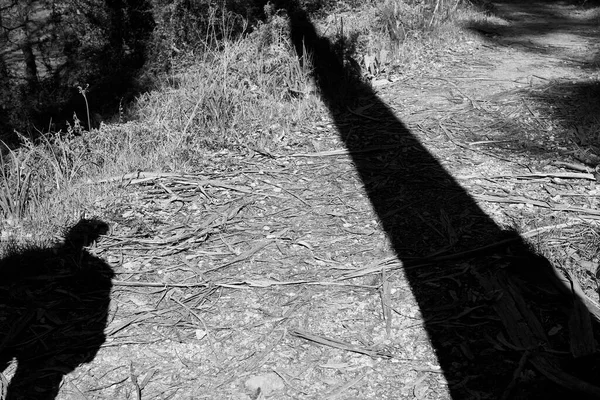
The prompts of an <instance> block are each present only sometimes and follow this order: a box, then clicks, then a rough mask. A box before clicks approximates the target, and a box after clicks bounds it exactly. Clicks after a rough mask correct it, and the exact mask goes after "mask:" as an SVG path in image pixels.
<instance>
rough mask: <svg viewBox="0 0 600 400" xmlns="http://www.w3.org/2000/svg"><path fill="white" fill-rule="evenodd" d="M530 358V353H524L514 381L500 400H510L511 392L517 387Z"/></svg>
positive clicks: (513, 378) (514, 375) (514, 374)
mask: <svg viewBox="0 0 600 400" xmlns="http://www.w3.org/2000/svg"><path fill="white" fill-rule="evenodd" d="M528 357H529V351H528V350H526V351H524V352H523V355H522V356H521V359H520V360H519V365H518V366H517V369H515V372H514V373H513V377H512V380H511V381H510V383H509V384H508V386H507V387H506V389H504V393H502V397H501V398H500V400H508V399H509V398H510V394H511V392H512V391H513V389H514V388H515V386H517V381H518V380H519V379H520V377H521V374H522V373H523V370H524V369H525V364H526V363H527V358H528Z"/></svg>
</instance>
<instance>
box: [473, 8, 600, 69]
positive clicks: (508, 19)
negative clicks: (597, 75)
mask: <svg viewBox="0 0 600 400" xmlns="http://www.w3.org/2000/svg"><path fill="white" fill-rule="evenodd" d="M480 8H481V9H482V11H483V12H485V13H486V14H487V15H489V16H493V17H497V18H496V19H494V18H492V19H485V20H478V21H477V20H476V21H470V22H468V23H467V24H466V25H465V28H467V29H469V30H471V31H472V32H474V33H477V34H479V35H480V36H481V37H482V38H484V39H485V40H486V41H488V42H489V43H492V44H497V45H503V46H518V47H519V48H521V49H525V50H526V51H528V52H531V53H534V54H540V55H548V56H554V57H556V56H558V55H559V54H561V53H562V54H563V58H564V59H565V61H569V62H574V63H576V64H577V65H578V67H581V68H591V69H597V68H598V63H597V61H598V57H599V56H600V47H598V48H596V49H584V48H581V47H580V46H577V43H576V41H577V39H576V38H580V39H581V40H582V41H588V42H590V43H597V42H598V39H599V38H600V29H599V28H600V10H599V8H600V1H597V0H594V1H580V0H573V1H556V0H538V1H533V2H531V1H518V0H508V1H486V2H482V5H481V7H480ZM548 39H551V41H552V42H555V43H557V44H559V46H553V45H551V44H550V43H549V42H550V41H549V40H548Z"/></svg>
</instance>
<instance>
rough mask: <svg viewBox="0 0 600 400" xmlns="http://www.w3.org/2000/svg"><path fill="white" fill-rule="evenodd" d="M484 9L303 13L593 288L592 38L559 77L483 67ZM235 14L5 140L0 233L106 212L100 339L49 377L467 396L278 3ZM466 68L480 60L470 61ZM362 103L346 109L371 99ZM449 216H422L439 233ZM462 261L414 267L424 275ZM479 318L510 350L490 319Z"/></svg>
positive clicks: (168, 388)
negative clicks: (45, 128)
mask: <svg viewBox="0 0 600 400" xmlns="http://www.w3.org/2000/svg"><path fill="white" fill-rule="evenodd" d="M480 10H481V9H480V8H475V7H473V6H470V5H468V4H465V3H463V2H459V1H454V2H451V1H448V2H445V1H440V0H438V1H416V2H408V1H407V2H402V1H393V0H382V1H372V2H367V3H366V4H365V5H363V6H361V7H358V8H355V9H351V8H350V7H340V8H339V9H338V10H335V11H334V12H332V13H331V14H330V15H329V16H328V17H326V18H323V19H321V20H319V21H318V25H319V29H320V30H321V32H322V33H323V34H324V35H325V36H327V37H329V38H331V40H332V41H333V42H334V43H336V44H337V48H338V49H343V50H342V52H343V53H344V54H343V56H340V57H342V58H343V59H344V62H345V63H346V64H347V65H348V66H349V67H352V68H355V70H357V71H360V73H361V74H362V75H363V76H364V79H365V80H371V82H372V84H373V86H374V87H380V88H381V89H380V95H381V97H382V98H383V99H384V101H386V103H387V104H389V106H390V107H391V108H392V109H394V110H395V111H398V112H399V113H400V114H402V119H403V120H404V121H405V123H407V124H408V126H409V127H410V128H411V130H413V132H415V134H416V135H418V136H419V139H420V140H421V141H422V142H424V143H426V145H427V146H428V148H430V150H431V151H432V152H433V153H434V154H435V156H436V157H437V158H438V159H439V160H440V162H442V164H444V166H445V167H446V168H447V169H448V170H449V171H451V172H452V174H453V175H454V176H455V177H456V178H457V180H458V181H459V182H460V183H461V184H462V185H464V186H465V187H466V188H467V189H468V190H469V193H470V194H471V195H472V196H473V197H474V198H475V199H476V200H477V201H478V202H479V203H480V204H481V207H482V208H483V209H484V210H485V211H486V212H487V213H488V214H489V215H491V216H492V218H494V220H495V221H496V222H497V223H498V224H500V225H503V226H506V227H510V228H513V229H516V230H517V231H519V232H521V233H522V234H523V236H524V237H526V238H528V239H529V240H531V242H532V243H533V244H534V245H535V246H536V249H537V250H538V251H539V252H540V253H542V254H544V255H545V256H546V257H547V258H548V259H549V260H550V261H551V262H552V263H553V264H554V265H555V266H556V268H557V270H560V271H562V272H561V274H566V275H567V276H570V277H571V278H573V277H574V276H575V277H577V278H576V279H574V282H578V284H579V285H580V286H581V289H578V290H579V291H580V295H581V296H585V297H586V298H587V299H588V300H589V302H591V303H590V304H592V305H591V306H590V307H592V308H594V307H596V306H595V301H596V300H597V297H598V295H597V290H598V284H597V280H596V273H597V268H598V263H599V262H600V254H598V250H597V249H598V244H600V240H599V234H598V233H599V231H598V226H597V222H596V221H597V220H598V218H599V217H600V213H598V211H597V206H598V189H597V188H596V186H595V184H596V183H595V182H596V180H597V174H598V171H597V170H594V168H593V167H594V166H596V165H598V163H599V161H600V158H599V156H600V149H598V148H597V147H596V144H597V143H598V139H599V135H600V119H599V118H598V115H600V113H599V112H598V111H599V110H598V108H597V106H595V105H594V104H598V103H599V100H600V91H599V90H598V80H599V76H598V68H599V65H598V59H596V60H587V61H586V64H585V68H588V69H587V70H585V69H584V73H580V74H579V75H577V76H575V75H572V76H569V77H568V79H569V81H568V82H567V81H566V79H564V78H563V77H560V76H554V75H552V73H551V72H548V74H549V75H548V76H551V78H550V79H548V80H546V78H530V79H532V82H530V85H529V86H521V87H519V88H518V89H515V85H514V80H517V79H520V77H518V76H517V75H510V74H508V75H506V76H500V75H498V74H499V73H500V72H497V73H496V75H494V73H493V72H489V71H493V70H494V68H498V71H501V69H500V68H499V64H498V63H499V62H500V61H499V60H503V59H505V58H506V57H508V56H510V57H514V56H515V54H513V53H510V54H509V53H508V52H509V50H507V49H506V48H503V49H501V50H497V51H505V52H507V53H506V54H504V55H498V54H497V53H494V51H496V50H493V49H491V48H486V47H485V45H484V44H485V43H484V42H483V41H481V42H480V40H481V39H480V38H479V37H478V36H476V35H475V34H474V33H473V31H469V30H468V29H467V28H466V27H467V26H477V27H478V29H481V26H485V23H486V21H488V22H489V21H492V22H491V24H492V26H494V27H497V26H502V21H500V22H501V23H497V22H498V21H496V20H494V19H493V18H492V17H489V18H488V16H486V14H485V12H484V11H480ZM587 12H588V13H589V12H590V11H587ZM591 18H592V19H593V18H597V17H591ZM342 21H343V22H342ZM220 23H227V21H226V20H225V21H215V24H220ZM495 29H496V28H495ZM497 29H499V28H497ZM222 30H223V31H227V29H226V28H224V29H222ZM249 32H250V33H248V34H247V35H244V36H243V37H240V38H236V39H233V38H224V39H222V41H221V42H220V46H219V48H218V50H206V51H204V52H202V53H200V54H186V55H185V56H181V58H180V59H178V60H177V61H176V63H175V65H178V67H177V68H176V69H175V70H173V72H172V74H171V75H170V76H165V77H162V78H161V79H162V82H160V85H159V86H160V88H158V89H157V90H154V91H152V92H149V93H145V94H143V95H141V96H140V97H139V98H138V100H137V101H136V103H135V104H134V105H133V106H132V107H131V108H129V109H127V110H123V111H122V112H121V114H120V116H119V120H118V121H107V122H105V123H103V124H102V126H101V127H100V129H97V130H92V131H89V132H87V131H85V132H84V131H82V130H81V128H80V127H79V126H77V125H75V126H73V127H71V129H69V130H68V131H67V132H47V133H45V134H44V135H42V136H41V139H40V140H38V141H36V142H35V143H34V142H31V141H29V140H28V139H26V138H25V137H23V138H22V142H21V145H20V147H18V148H8V147H6V149H5V150H3V152H2V154H3V155H2V159H1V163H2V169H1V171H0V172H1V174H0V181H1V184H2V187H1V190H0V211H1V212H2V214H3V220H2V225H1V230H2V231H1V232H2V233H1V240H2V243H3V245H4V251H5V253H7V254H8V253H11V254H12V253H14V252H16V251H17V250H18V249H21V248H36V247H35V246H39V247H48V246H53V245H56V243H57V242H58V241H60V240H61V235H59V234H57V232H60V231H62V230H63V229H64V228H65V227H68V226H71V225H73V224H75V223H76V222H77V221H79V220H80V219H81V218H90V217H94V218H98V219H100V220H103V221H105V222H107V223H108V224H109V225H110V227H111V230H110V233H108V234H107V235H105V236H103V237H101V239H100V240H99V242H98V243H97V244H96V245H94V246H92V248H91V249H90V252H91V253H93V254H95V255H96V256H98V257H100V258H102V259H103V260H104V261H105V262H107V263H108V264H109V265H110V266H111V267H112V268H113V269H114V271H115V279H114V280H113V292H112V294H111V299H112V304H111V309H110V312H109V321H108V325H107V329H106V335H107V340H106V343H105V344H104V345H103V347H102V348H101V349H100V352H99V353H98V355H97V356H96V360H95V361H94V362H93V363H90V364H86V365H83V366H82V367H80V368H79V369H77V370H76V371H75V372H74V373H73V374H72V375H68V376H67V377H66V378H65V379H64V380H63V386H62V388H61V395H60V396H61V397H60V398H90V399H91V398H135V399H142V398H144V399H145V398H160V399H166V398H215V399H216V398H232V399H250V398H251V399H257V398H268V397H269V396H274V397H271V398H306V399H316V398H327V399H334V398H339V399H350V398H361V399H366V398H374V399H375V398H434V399H437V398H439V399H441V398H447V392H446V390H447V385H448V384H450V385H455V386H457V385H459V384H460V385H462V386H461V387H464V388H465V389H464V390H465V391H466V392H465V393H468V394H469V395H472V396H474V397H473V398H475V397H476V396H477V395H478V393H477V392H476V389H472V391H471V392H469V390H470V389H469V384H468V381H469V379H474V380H475V381H477V377H476V376H475V378H473V377H466V378H465V382H444V379H443V375H442V374H441V373H440V371H439V366H437V364H436V358H435V355H434V353H433V351H432V348H431V344H430V343H429V342H428V339H427V335H426V333H425V331H424V330H423V329H422V321H421V318H420V314H419V309H418V307H417V305H416V303H415V301H414V299H413V294H411V292H410V287H409V286H408V284H407V283H406V281H405V280H403V272H402V268H401V266H402V265H401V264H400V263H399V262H398V261H397V260H396V259H395V258H394V254H393V252H392V251H391V249H390V245H389V242H388V241H387V239H386V236H385V233H384V232H383V230H382V228H381V223H380V221H378V216H377V215H375V213H374V211H373V210H372V209H371V206H370V204H369V202H368V199H367V197H366V196H365V193H364V189H363V185H364V184H365V182H362V181H361V179H360V178H359V177H358V176H357V175H356V172H355V171H354V169H353V165H352V162H351V161H350V159H349V158H348V157H347V155H348V154H347V151H346V150H345V149H344V148H343V144H342V142H341V140H340V138H339V137H337V134H336V131H335V126H334V125H333V122H332V121H331V117H330V115H329V114H328V111H327V109H326V107H325V106H324V104H323V103H322V102H321V100H320V99H319V93H318V91H317V90H316V88H315V85H314V83H313V80H312V77H311V67H310V62H305V63H304V64H303V65H302V66H301V65H300V63H298V59H297V57H296V55H295V53H294V50H293V47H292V45H291V43H290V40H289V28H288V21H287V16H286V15H285V13H283V12H276V13H275V12H274V13H272V14H271V15H270V18H269V20H268V21H266V22H264V23H261V24H259V25H258V26H256V27H254V28H253V29H252V30H251V31H249ZM207 40H208V39H207ZM210 40H211V41H214V40H216V38H210ZM475 52H478V53H477V57H473V54H474V53H475ZM538 56H539V57H541V58H540V59H541V60H543V57H544V55H539V54H534V55H527V56H523V57H524V58H526V57H538ZM305 61H310V60H305ZM466 65H468V66H470V68H471V69H469V68H467V67H465V66H466ZM582 65H583V62H582ZM425 66H426V67H427V69H426V71H427V72H426V73H424V72H422V71H423V70H424V67H425ZM477 68H480V69H481V70H483V69H485V70H486V71H487V72H483V73H482V74H481V75H477V74H473V75H470V76H466V74H467V73H468V72H469V71H473V70H476V69H477ZM550 70H551V68H549V71H550ZM502 71H506V70H502ZM461 74H465V75H461ZM486 74H487V75H486ZM490 74H492V75H493V76H494V78H491V79H490ZM515 74H517V72H515ZM537 75H543V74H542V73H541V72H539V71H538V73H537ZM532 76H533V75H532ZM479 79H481V80H479ZM486 79H487V81H486ZM493 79H497V82H492V80H493ZM536 79H537V80H536ZM576 79H577V80H578V82H579V84H578V83H574V84H572V83H571V82H572V81H573V80H576ZM500 81H501V82H500ZM542 81H543V82H542ZM392 82H396V84H398V85H399V84H400V83H401V85H402V89H401V90H400V89H389V88H390V87H391V86H390V85H392ZM398 82H400V83H398ZM465 82H467V83H465ZM481 82H483V83H481ZM490 82H492V83H490ZM502 85H506V88H503V87H502ZM394 87H396V86H394ZM565 87H566V89H567V91H565ZM504 89H505V90H504ZM478 93H487V94H490V95H491V94H494V96H493V97H492V96H490V97H478V96H479V95H478ZM565 93H567V94H565ZM568 93H570V94H568ZM582 99H587V100H585V104H586V108H585V109H584V110H581V107H580V105H581V101H582ZM359 100H360V99H359ZM358 103H359V104H357V108H355V109H353V110H350V114H349V119H351V118H357V119H359V120H360V119H364V118H377V116H370V114H369V111H368V110H369V108H368V105H367V106H364V105H363V106H361V105H360V102H358ZM91 111H92V112H93V110H91ZM574 113H581V114H580V118H579V120H580V124H579V125H578V126H576V127H575V128H572V127H571V126H570V124H571V123H572V119H571V118H565V116H567V117H570V116H572V115H573V114H574ZM80 117H82V118H83V116H80ZM549 155H551V157H550V156H549ZM549 158H551V159H552V161H554V163H551V162H549V161H548V159H549ZM562 168H567V169H562ZM573 168H578V169H579V170H578V171H575V170H573ZM444 221H445V220H444V218H442V220H441V222H440V225H439V226H437V227H435V229H436V230H437V231H439V232H441V233H440V235H445V236H446V237H447V241H448V244H449V246H451V244H452V242H453V235H454V233H453V232H452V227H451V226H450V224H449V223H445V222H444ZM423 250H427V251H428V252H429V254H435V252H436V251H438V250H440V249H423ZM441 254H442V255H444V254H447V253H443V252H442V253H441ZM417 267H418V263H417ZM462 268H463V269H464V270H466V269H468V266H467V265H466V264H464V265H462ZM565 271H567V272H565ZM455 276H456V275H447V276H444V277H442V278H440V277H432V276H428V275H426V274H423V280H425V281H428V282H429V281H430V283H431V287H437V286H436V285H437V282H438V280H440V279H448V280H452V279H456V278H455ZM457 290H458V289H457ZM470 295H472V296H476V294H470ZM471 311H472V310H471V309H469V310H466V309H465V311H464V314H461V315H459V316H457V315H443V316H440V320H439V324H440V325H441V326H442V325H444V324H452V323H454V321H455V320H458V319H461V318H463V317H465V318H468V317H470V316H472V315H471V314H476V313H472V312H471ZM599 315H600V314H599ZM485 318H488V317H485ZM485 318H483V317H482V319H485ZM490 319H493V318H491V317H490ZM468 323H473V326H477V325H475V322H473V320H469V321H468ZM444 326H445V325H444ZM553 329H556V330H557V331H556V332H558V331H560V330H561V329H563V327H560V326H558V327H553ZM556 332H554V333H553V334H556ZM490 340H491V341H492V342H493V345H494V346H496V347H499V348H502V349H503V351H506V352H509V351H511V347H510V343H507V341H506V339H505V337H504V336H503V335H502V334H499V335H498V336H495V337H493V338H491V339H490ZM466 347H468V346H466ZM513 350H514V349H513ZM461 351H463V352H465V353H468V351H469V350H468V349H464V348H463V349H461ZM524 357H525V356H524ZM14 368H15V366H14V364H13V365H11V367H10V368H9V369H8V370H7V371H5V375H6V376H8V377H10V375H11V374H12V373H14ZM510 368H513V369H514V370H515V371H516V372H515V376H516V378H514V379H513V381H512V382H511V381H508V382H502V383H501V387H500V389H499V390H498V393H496V394H498V395H501V396H502V395H503V396H510V394H511V391H512V390H514V385H516V384H517V382H521V381H524V382H526V381H527V376H528V375H527V374H530V373H533V372H531V370H529V369H527V368H526V367H523V366H521V365H520V364H519V363H516V364H515V365H512V364H511V365H510ZM398 370H401V371H403V374H402V376H400V377H398V374H397V371H398ZM0 372H1V371H0ZM519 374H522V376H521V375H519ZM259 378H260V379H263V378H264V381H260V379H259ZM252 379H254V380H252ZM265 382H266V383H265ZM476 386H477V385H476V384H474V387H476ZM259 387H260V388H261V390H262V392H261V391H258V392H257V388H259ZM273 393H274V394H273ZM261 396H264V397H261ZM484 398H486V397H485V396H484ZM505 398H509V397H505Z"/></svg>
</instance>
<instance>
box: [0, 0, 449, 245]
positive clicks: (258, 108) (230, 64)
mask: <svg viewBox="0 0 600 400" xmlns="http://www.w3.org/2000/svg"><path fill="white" fill-rule="evenodd" d="M395 3H397V4H398V5H394V4H395ZM390 10H394V13H392V14H389V11H390ZM422 11H426V12H425V14H422ZM455 11H456V3H452V4H450V3H447V2H442V1H437V2H435V1H434V2H431V3H430V2H420V3H416V5H414V6H408V5H407V4H405V3H402V2H392V1H384V2H373V3H368V4H365V5H364V8H362V9H359V10H355V11H354V12H352V13H349V12H347V11H345V10H343V9H342V10H340V12H339V13H333V14H332V15H334V16H337V15H339V16H340V18H339V19H338V18H331V17H330V18H328V19H327V20H324V21H323V23H322V24H321V31H322V32H323V33H324V34H326V35H328V36H330V37H331V38H332V40H334V41H335V40H337V41H338V42H340V41H342V38H343V42H344V43H346V48H345V52H346V53H347V54H346V55H347V57H348V58H349V59H350V58H352V59H355V60H356V62H357V64H363V68H365V67H366V66H365V65H364V62H363V57H364V56H365V55H367V54H371V53H373V51H375V50H376V51H377V54H378V55H381V54H382V53H381V50H382V49H385V50H386V52H387V53H389V54H390V56H386V59H385V60H382V68H380V69H379V70H378V73H379V74H382V75H381V76H385V75H386V74H390V73H392V72H394V71H398V69H399V68H402V69H406V70H407V71H408V70H411V69H418V68H420V65H422V64H423V63H426V62H427V60H428V59H430V58H431V57H432V55H433V54H434V53H435V52H436V49H438V48H440V47H441V46H443V45H444V43H443V42H442V41H440V39H439V37H440V35H439V34H438V32H439V30H441V31H444V32H446V31H447V30H448V29H451V30H452V35H453V37H454V38H455V39H452V38H450V40H458V39H459V38H460V36H461V34H460V33H459V31H458V30H457V29H456V28H450V27H451V26H452V24H451V23H447V22H450V20H451V17H452V16H453V13H454V12H455ZM342 21H343V22H342ZM394 21H396V22H394ZM399 21H408V22H406V23H408V24H410V29H409V31H410V32H411V33H410V32H409V34H405V35H404V36H402V37H399V36H398V35H397V34H396V33H394V32H396V31H397V29H396V31H395V30H393V29H392V28H391V26H392V25H393V24H394V23H399ZM227 22H228V20H227V19H223V20H219V21H216V20H215V21H214V23H215V24H227ZM402 23H405V22H402ZM342 24H345V28H343V27H342ZM220 31H222V32H228V31H230V29H227V26H223V27H220ZM452 35H450V36H452ZM444 36H445V37H446V38H448V37H449V35H444ZM207 41H209V42H210V43H212V45H211V47H210V48H218V49H219V50H210V48H209V47H206V49H205V51H203V52H202V53H201V54H199V55H187V56H185V57H183V58H181V59H179V60H178V61H176V62H175V63H174V65H176V68H174V70H173V72H172V74H171V75H170V76H168V77H164V78H163V79H164V80H163V83H162V84H161V87H160V88H159V89H157V90H154V91H152V92H149V93H146V94H143V95H142V96H140V98H139V99H138V101H137V102H136V103H135V105H134V106H133V107H132V108H131V109H130V110H128V111H127V115H129V116H130V118H131V119H132V121H131V122H127V123H113V124H104V125H103V126H102V127H101V128H100V129H99V130H95V131H91V132H85V133H83V134H81V135H80V133H82V132H81V130H80V127H79V126H75V127H73V128H70V129H69V131H68V132H66V133H48V134H46V135H43V136H42V139H41V140H40V141H39V142H38V143H36V144H34V143H31V142H29V141H27V140H26V139H24V141H23V143H22V146H21V148H20V149H19V150H14V151H10V152H9V153H7V154H8V156H7V157H8V158H7V157H5V158H4V159H3V163H4V165H5V168H4V171H5V175H4V178H3V179H4V180H5V182H6V185H5V186H4V187H5V189H4V191H3V194H2V199H3V200H2V201H1V203H2V207H3V213H4V215H5V216H8V215H10V216H11V221H13V223H14V224H16V225H17V226H19V227H20V228H19V229H17V230H16V231H15V232H17V231H21V228H24V229H25V230H32V231H34V232H37V233H39V235H40V237H41V236H43V235H44V234H47V233H48V231H46V230H42V231H40V230H39V228H40V226H45V225H47V226H49V227H51V226H56V225H58V226H63V225H64V224H65V223H66V222H67V221H72V217H73V215H77V216H79V215H82V214H85V210H84V209H81V206H82V205H83V204H85V202H86V200H83V199H88V198H90V196H91V197H92V198H94V197H96V196H101V193H100V192H98V191H97V189H92V192H94V193H92V192H90V190H89V189H88V190H87V191H86V192H85V193H82V189H81V188H82V186H84V183H85V182H86V180H96V179H99V177H103V176H114V175H118V174H126V173H129V172H134V171H148V170H150V171H184V172H185V171H195V170H198V169H202V168H204V167H206V165H208V164H210V163H212V162H213V160H212V159H213V156H214V154H215V153H216V152H218V151H221V150H225V151H226V152H227V151H229V152H233V153H231V154H234V153H237V154H244V153H249V154H271V153H273V152H278V151H298V150H305V149H307V148H311V147H313V146H314V145H315V143H314V141H312V140H311V139H310V137H302V136H301V135H300V136H299V135H297V132H298V131H299V130H300V128H301V127H302V126H306V125H314V124H315V123H316V122H318V120H319V119H320V118H321V117H320V115H322V114H323V112H324V109H323V106H322V104H321V103H320V101H319V100H318V97H317V96H316V93H315V88H314V86H313V83H312V78H311V76H310V72H311V71H310V64H308V63H304V65H303V66H301V65H300V64H299V63H298V61H297V58H296V56H295V54H294V51H293V49H292V48H291V46H290V43H289V38H288V27H287V20H286V17H285V15H284V14H281V13H276V14H272V15H270V17H269V19H268V21H266V22H265V23H262V24H259V25H258V26H257V27H256V28H255V29H254V30H253V32H252V33H251V34H248V35H245V36H243V37H241V38H237V39H234V38H231V37H225V38H224V39H222V40H221V41H220V42H219V41H218V40H217V39H216V38H214V37H207ZM207 43H208V42H207ZM383 63H385V66H384V65H383ZM91 111H93V110H91ZM225 158H227V157H225ZM27 159H30V160H35V167H33V166H32V165H30V164H27V163H26V160H27ZM225 162H230V161H225ZM24 163H25V164H24ZM234 163H235V161H234ZM17 171H19V172H18V174H17ZM11 174H12V175H11ZM17 176H19V178H18V181H19V185H15V184H9V182H11V180H15V179H17ZM8 188H12V189H8ZM33 188H35V190H33ZM30 189H32V190H30ZM79 199H82V201H81V202H80V201H79ZM64 204H69V207H71V206H76V205H77V204H79V206H76V208H77V211H72V212H67V211H66V210H65V209H64V207H63V206H62V205H64ZM83 208H85V207H83ZM65 212H67V215H65ZM50 216H54V217H50ZM52 219H55V220H54V221H51V220H52ZM35 221H43V223H37V222H35ZM25 225H27V227H26V228H25ZM48 229H49V231H52V230H53V229H54V228H48ZM10 231H11V232H12V231H14V230H13V229H10Z"/></svg>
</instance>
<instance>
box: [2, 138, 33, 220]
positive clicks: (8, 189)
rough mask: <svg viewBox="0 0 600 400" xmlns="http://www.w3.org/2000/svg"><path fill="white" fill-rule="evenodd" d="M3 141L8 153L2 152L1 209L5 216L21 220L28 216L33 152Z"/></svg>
mask: <svg viewBox="0 0 600 400" xmlns="http://www.w3.org/2000/svg"><path fill="white" fill-rule="evenodd" d="M1 143H2V145H3V146H4V148H5V149H6V153H5V152H3V151H2V152H0V183H1V189H0V209H1V210H2V215H3V217H4V218H6V219H10V220H12V221H19V220H21V219H23V218H24V217H25V216H26V214H27V210H28V205H29V201H30V200H31V199H30V196H31V192H32V179H31V178H32V169H31V165H30V160H31V153H29V152H26V151H19V150H13V149H11V148H10V147H8V146H7V145H6V144H5V143H4V142H1Z"/></svg>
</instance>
